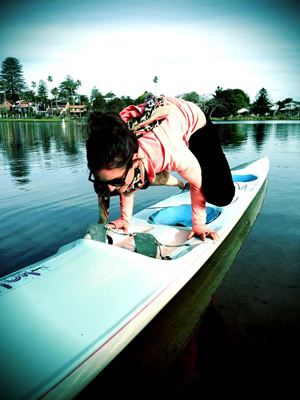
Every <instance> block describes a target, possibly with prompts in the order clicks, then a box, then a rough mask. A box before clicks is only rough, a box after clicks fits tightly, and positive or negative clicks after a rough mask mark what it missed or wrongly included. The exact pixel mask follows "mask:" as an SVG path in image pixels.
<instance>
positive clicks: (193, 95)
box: [178, 92, 200, 104]
mask: <svg viewBox="0 0 300 400" xmlns="http://www.w3.org/2000/svg"><path fill="white" fill-rule="evenodd" d="M178 97H180V98H181V99H183V100H185V101H191V102H192V103H195V104H198V103H199V101H200V96H199V94H198V93H197V92H188V93H184V94H182V95H180V96H178Z"/></svg>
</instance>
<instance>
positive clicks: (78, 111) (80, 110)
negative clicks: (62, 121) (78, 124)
mask: <svg viewBox="0 0 300 400" xmlns="http://www.w3.org/2000/svg"><path fill="white" fill-rule="evenodd" d="M69 112H70V115H78V116H80V115H85V114H86V112H87V106H86V105H85V104H82V105H75V106H70V107H69Z"/></svg>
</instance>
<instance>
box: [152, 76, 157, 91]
mask: <svg viewBox="0 0 300 400" xmlns="http://www.w3.org/2000/svg"><path fill="white" fill-rule="evenodd" d="M153 82H154V94H155V95H156V84H157V82H158V77H157V76H155V77H154V79H153Z"/></svg>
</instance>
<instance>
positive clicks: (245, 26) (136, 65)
mask: <svg viewBox="0 0 300 400" xmlns="http://www.w3.org/2000/svg"><path fill="white" fill-rule="evenodd" d="M0 32H1V44H0V62H1V63H2V62H3V61H4V60H5V58H7V57H15V58H17V59H18V60H19V61H20V63H21V64H22V66H23V76H24V79H25V81H26V83H27V84H28V86H29V87H30V86H31V82H32V81H36V82H38V81H39V80H44V81H46V82H47V78H48V76H52V78H53V82H52V83H51V84H50V87H51V88H53V87H57V86H59V84H60V82H62V81H64V80H65V77H66V76H67V75H70V76H71V77H72V78H73V79H74V80H75V81H76V80H80V81H81V83H82V85H81V87H80V88H79V91H80V93H81V94H85V95H87V96H88V97H90V94H91V90H92V88H93V87H96V88H97V89H98V90H99V91H100V92H101V93H102V94H103V95H105V94H106V93H108V92H110V91H112V92H113V93H114V94H115V95H116V96H118V97H121V96H130V97H132V98H133V99H135V98H137V97H138V96H140V95H141V94H143V93H144V92H145V91H152V92H154V91H156V94H164V95H166V96H177V95H180V94H183V93H188V92H191V91H195V92H197V93H198V94H199V95H203V96H208V95H211V94H212V93H214V92H215V90H216V88H217V87H218V86H220V87H221V88H223V89H224V90H225V89H236V88H238V89H242V90H243V91H244V92H245V93H247V94H248V95H249V96H250V99H251V101H254V99H255V96H256V95H257V93H258V91H259V90H260V89H261V88H263V87H264V88H265V89H266V90H267V91H268V94H269V96H270V98H271V100H272V101H273V102H276V101H278V100H284V99H285V98H288V97H291V98H293V99H294V100H297V101H300V2H299V1H298V0H297V1H294V0H285V1H282V0H280V1H279V0H247V1H245V0H150V1H147V0H144V1H141V0H64V1H61V0H51V1H48V0H26V1H24V0H23V1H20V0H14V1H10V2H9V1H6V2H5V3H4V4H3V5H2V6H1V10H0ZM154 76H157V77H158V83H157V85H156V86H155V85H154V83H153V79H154Z"/></svg>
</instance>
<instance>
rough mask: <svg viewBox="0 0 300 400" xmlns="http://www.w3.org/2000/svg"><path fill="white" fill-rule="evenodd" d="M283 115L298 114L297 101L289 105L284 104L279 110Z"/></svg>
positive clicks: (298, 104)
mask: <svg viewBox="0 0 300 400" xmlns="http://www.w3.org/2000/svg"><path fill="white" fill-rule="evenodd" d="M280 111H281V112H283V113H284V114H295V113H298V115H299V112H300V102H299V101H291V102H290V103H286V104H285V105H284V107H283V108H281V109H280Z"/></svg>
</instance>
